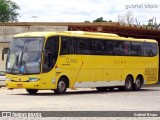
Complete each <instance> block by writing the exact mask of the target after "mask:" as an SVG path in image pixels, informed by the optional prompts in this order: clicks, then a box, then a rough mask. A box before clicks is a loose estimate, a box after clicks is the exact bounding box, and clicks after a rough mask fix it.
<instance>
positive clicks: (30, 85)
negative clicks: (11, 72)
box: [6, 80, 40, 89]
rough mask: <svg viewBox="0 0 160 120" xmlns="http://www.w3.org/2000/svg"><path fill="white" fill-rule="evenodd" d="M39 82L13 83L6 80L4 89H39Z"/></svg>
mask: <svg viewBox="0 0 160 120" xmlns="http://www.w3.org/2000/svg"><path fill="white" fill-rule="evenodd" d="M39 86H40V82H39V81H37V82H13V81H8V80H6V87H7V88H9V89H19V88H26V89H39Z"/></svg>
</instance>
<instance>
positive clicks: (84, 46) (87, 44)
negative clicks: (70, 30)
mask: <svg viewBox="0 0 160 120" xmlns="http://www.w3.org/2000/svg"><path fill="white" fill-rule="evenodd" d="M74 40H75V41H76V42H77V44H76V46H77V52H76V53H77V54H84V55H88V54H92V43H91V40H90V39H87V38H74Z"/></svg>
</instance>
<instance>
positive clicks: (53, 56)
mask: <svg viewBox="0 0 160 120" xmlns="http://www.w3.org/2000/svg"><path fill="white" fill-rule="evenodd" d="M158 50H159V48H158V43H157V42H156V41H155V40H151V39H135V38H125V37H120V36H118V35H116V34H110V33H96V32H95V33H94V32H83V31H64V32H29V33H22V34H18V35H15V36H14V37H13V39H12V41H11V45H10V48H9V50H8V55H7V62H6V77H7V80H6V86H7V87H8V88H9V89H18V88H22V89H26V90H27V92H28V93H29V94H36V93H37V92H38V90H54V92H55V93H57V94H63V93H65V92H66V90H67V88H71V89H72V88H93V87H94V88H96V89H97V90H98V91H106V90H113V89H114V88H119V89H120V90H128V91H130V90H140V89H141V86H142V85H144V84H155V83H157V82H158V66H159V52H158Z"/></svg>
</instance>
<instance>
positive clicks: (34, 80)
mask: <svg viewBox="0 0 160 120" xmlns="http://www.w3.org/2000/svg"><path fill="white" fill-rule="evenodd" d="M38 80H40V79H39V78H29V81H30V82H36V81H38Z"/></svg>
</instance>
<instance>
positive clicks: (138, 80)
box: [133, 77, 143, 91]
mask: <svg viewBox="0 0 160 120" xmlns="http://www.w3.org/2000/svg"><path fill="white" fill-rule="evenodd" d="M142 84H143V83H142V79H141V78H140V77H137V78H136V81H135V83H134V86H133V89H134V90H136V91H138V90H140V89H141V86H142Z"/></svg>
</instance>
